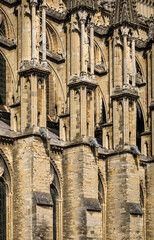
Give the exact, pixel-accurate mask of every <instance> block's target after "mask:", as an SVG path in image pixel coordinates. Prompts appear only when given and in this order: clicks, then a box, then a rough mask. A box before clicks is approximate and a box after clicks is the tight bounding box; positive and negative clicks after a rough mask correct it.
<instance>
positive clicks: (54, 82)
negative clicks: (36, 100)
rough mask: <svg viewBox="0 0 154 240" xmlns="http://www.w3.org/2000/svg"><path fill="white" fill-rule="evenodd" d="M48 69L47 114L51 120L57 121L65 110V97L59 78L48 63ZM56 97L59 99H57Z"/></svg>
mask: <svg viewBox="0 0 154 240" xmlns="http://www.w3.org/2000/svg"><path fill="white" fill-rule="evenodd" d="M49 68H50V70H51V74H50V76H49V78H48V80H47V113H48V115H49V116H50V117H51V118H53V120H56V121H57V120H58V115H59V114H61V113H62V111H63V109H64V108H65V101H66V96H65V93H64V89H63V84H62V81H61V78H60V76H59V74H58V73H57V71H56V70H55V68H54V67H53V65H51V64H50V62H49ZM58 96H59V97H58ZM57 97H58V98H59V99H57Z"/></svg>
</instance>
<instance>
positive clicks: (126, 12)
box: [111, 0, 137, 27]
mask: <svg viewBox="0 0 154 240" xmlns="http://www.w3.org/2000/svg"><path fill="white" fill-rule="evenodd" d="M112 7H113V13H112V17H111V25H112V26H118V25H119V26H120V25H132V26H133V27H136V26H137V14H136V10H135V8H136V0H116V1H115V0H114V1H113V2H112Z"/></svg>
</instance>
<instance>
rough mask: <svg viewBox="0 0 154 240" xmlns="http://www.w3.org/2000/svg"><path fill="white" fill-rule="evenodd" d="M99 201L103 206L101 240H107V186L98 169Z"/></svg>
mask: <svg viewBox="0 0 154 240" xmlns="http://www.w3.org/2000/svg"><path fill="white" fill-rule="evenodd" d="M98 200H99V202H100V205H101V239H106V185H105V181H104V179H103V175H102V173H101V171H100V169H98Z"/></svg>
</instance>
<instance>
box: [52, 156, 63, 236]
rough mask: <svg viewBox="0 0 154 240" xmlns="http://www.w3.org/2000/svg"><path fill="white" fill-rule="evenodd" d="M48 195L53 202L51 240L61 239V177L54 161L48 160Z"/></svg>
mask: <svg viewBox="0 0 154 240" xmlns="http://www.w3.org/2000/svg"><path fill="white" fill-rule="evenodd" d="M50 194H51V197H52V201H53V219H52V223H53V231H52V232H53V236H52V237H53V240H58V239H59V240H61V237H62V223H61V219H62V211H61V209H62V177H61V174H60V171H59V169H58V168H57V165H56V163H55V161H54V160H53V159H52V158H51V160H50Z"/></svg>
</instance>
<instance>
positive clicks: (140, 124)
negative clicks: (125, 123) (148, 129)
mask: <svg viewBox="0 0 154 240" xmlns="http://www.w3.org/2000/svg"><path fill="white" fill-rule="evenodd" d="M136 121H137V122H136V145H137V146H138V149H139V151H141V133H143V132H144V119H143V114H142V110H141V107H140V105H139V103H138V102H137V118H136Z"/></svg>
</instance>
